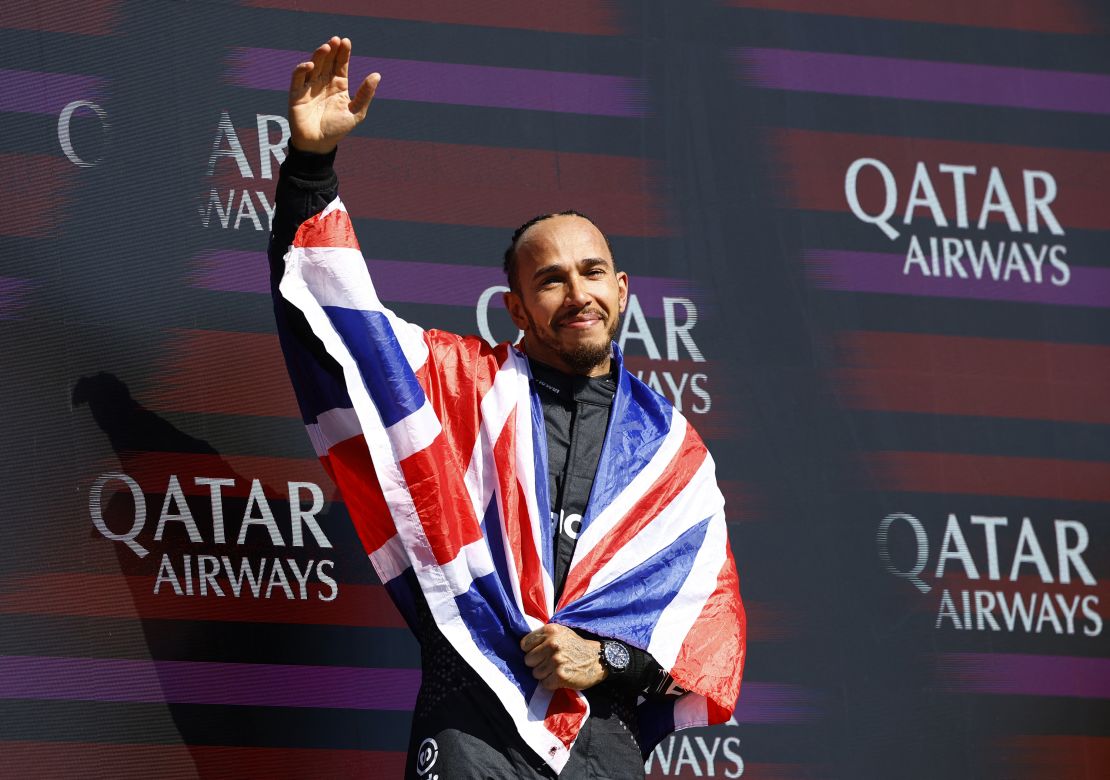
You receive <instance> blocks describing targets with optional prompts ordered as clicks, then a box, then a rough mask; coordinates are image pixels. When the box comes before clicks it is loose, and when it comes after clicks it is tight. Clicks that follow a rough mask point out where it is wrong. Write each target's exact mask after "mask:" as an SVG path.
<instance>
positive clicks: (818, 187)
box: [772, 128, 1110, 241]
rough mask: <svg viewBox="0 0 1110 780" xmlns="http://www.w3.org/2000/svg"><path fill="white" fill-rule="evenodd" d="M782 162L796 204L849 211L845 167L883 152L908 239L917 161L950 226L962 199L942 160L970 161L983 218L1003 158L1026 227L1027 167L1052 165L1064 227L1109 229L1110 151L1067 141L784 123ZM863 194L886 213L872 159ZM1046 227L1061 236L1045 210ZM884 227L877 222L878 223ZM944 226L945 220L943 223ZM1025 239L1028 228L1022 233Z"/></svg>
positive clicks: (871, 209)
mask: <svg viewBox="0 0 1110 780" xmlns="http://www.w3.org/2000/svg"><path fill="white" fill-rule="evenodd" d="M772 143H773V145H774V147H775V150H776V155H777V157H778V160H779V163H780V165H782V166H783V168H784V170H785V173H786V182H787V187H786V191H785V192H784V195H785V198H786V201H787V204H788V205H789V206H791V207H793V208H798V209H808V210H814V211H838V212H848V211H849V208H848V200H847V197H846V195H845V175H846V173H847V171H848V168H849V166H850V165H851V164H852V163H853V162H854V161H856V160H858V159H861V158H872V159H877V160H880V161H881V162H882V163H884V164H885V165H886V166H887V167H888V168H889V169H890V170H891V172H892V173H893V175H894V179H895V182H896V185H897V189H898V201H897V208H896V210H895V213H894V215H893V216H892V217H891V218H890V221H889V222H890V225H891V226H892V227H893V228H895V229H896V230H898V231H899V232H901V233H902V234H903V235H902V239H903V240H904V239H905V233H906V232H907V231H908V230H909V229H910V227H912V226H906V225H904V224H903V221H902V219H903V216H904V215H905V210H906V202H907V200H908V198H909V194H910V188H911V185H912V184H913V180H914V171H915V167H916V164H917V162H918V161H921V162H924V163H925V166H926V168H927V170H928V173H929V177H930V180H931V182H932V184H933V187H934V189H935V190H936V194H937V198H938V199H939V201H940V204H941V208H942V209H943V211H944V214H945V215H946V217H947V218H948V225H949V228H948V229H951V230H955V229H956V227H955V226H956V213H957V212H956V205H955V204H956V199H955V195H954V191H955V188H954V185H953V176H952V175H951V174H942V173H940V172H939V170H938V167H937V166H938V165H940V164H941V163H948V164H951V165H971V166H976V167H977V172H976V175H974V176H971V175H969V176H967V177H966V180H965V181H966V196H967V219H968V221H969V223H970V225H971V226H972V227H974V226H975V225H976V224H977V221H978V218H979V215H980V210H981V207H982V205H983V197H984V195H985V193H986V188H987V181H988V176H989V174H990V169H991V167H992V166H997V167H998V168H999V171H1000V173H1001V174H1002V178H1003V182H1004V184H1005V186H1006V190H1007V192H1008V194H1009V196H1010V200H1011V202H1012V204H1013V207H1014V210H1015V212H1016V213H1017V217H1018V220H1019V221H1020V222H1021V224H1022V228H1023V231H1024V230H1025V228H1026V202H1025V193H1024V184H1023V180H1022V171H1023V170H1032V171H1046V172H1048V173H1049V174H1051V176H1052V177H1053V178H1054V179H1055V181H1056V187H1057V195H1056V199H1055V200H1054V201H1053V202H1052V203H1051V204H1050V209H1051V211H1052V213H1053V214H1054V215H1055V217H1056V219H1057V220H1058V221H1059V222H1060V224H1061V226H1062V227H1063V228H1064V229H1067V228H1084V229H1091V230H1110V210H1107V209H1106V208H1104V207H1103V204H1104V203H1105V202H1106V198H1107V195H1108V192H1110V184H1108V182H1110V153H1108V152H1093V151H1075V150H1068V149H1050V148H1037V147H1031V146H1011V145H1008V144H984V143H970V142H965V141H938V140H929V139H923V138H901V137H895V136H881V135H858V134H853V133H826V132H820V131H815V130H795V129H789V128H783V129H778V130H776V131H774V133H773V135H772ZM856 183H857V190H858V193H859V201H860V204H861V206H862V208H863V210H864V211H866V212H867V213H869V214H879V213H881V212H882V210H883V205H884V203H885V202H886V194H885V189H884V187H883V183H882V178H881V176H880V174H879V172H878V171H877V170H875V169H874V168H872V167H870V166H868V167H865V168H864V169H862V170H861V172H860V174H859V177H858V179H857V182H856ZM1044 192H1045V185H1044V183H1043V182H1040V183H1037V184H1036V189H1035V193H1036V195H1037V196H1038V197H1040V196H1042V195H1043V194H1044ZM914 216H915V218H917V220H918V222H919V223H920V222H921V221H922V220H927V219H929V210H928V209H927V208H926V207H924V206H919V207H917V208H916V209H915V212H914ZM989 216H990V220H989V221H990V223H991V224H1003V225H1004V224H1005V221H1004V220H1003V217H1002V215H1001V214H999V213H998V212H994V213H991V214H990V215H989ZM1038 226H1039V233H1037V235H1036V237H1037V238H1040V239H1041V240H1044V241H1052V240H1054V239H1056V238H1057V237H1056V236H1053V234H1052V233H1050V232H1049V230H1048V228H1047V227H1046V226H1045V224H1044V222H1043V220H1041V219H1040V217H1039V216H1038ZM875 229H876V230H878V227H876V228H875ZM940 229H943V228H940ZM1014 235H1015V237H1021V238H1022V239H1025V238H1027V237H1029V234H1028V233H1025V232H1022V233H1015V234H1014Z"/></svg>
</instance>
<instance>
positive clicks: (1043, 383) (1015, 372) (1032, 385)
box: [835, 331, 1110, 424]
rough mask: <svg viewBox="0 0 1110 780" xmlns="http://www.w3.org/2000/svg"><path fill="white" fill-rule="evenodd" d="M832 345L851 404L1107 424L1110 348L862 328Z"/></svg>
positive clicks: (1109, 421) (839, 378)
mask: <svg viewBox="0 0 1110 780" xmlns="http://www.w3.org/2000/svg"><path fill="white" fill-rule="evenodd" d="M838 347H839V353H840V360H839V363H840V365H842V366H844V368H843V369H840V370H837V371H836V372H835V375H836V378H837V382H838V384H839V385H840V388H841V390H842V392H843V395H842V396H841V398H842V400H843V401H844V402H845V403H846V404H847V405H848V406H851V407H854V408H861V409H872V410H878V411H898V412H920V413H925V414H957V415H973V416H986V417H1017V418H1024V419H1043V420H1063V421H1070V422H1089V423H1098V424H1110V347H1105V346H1091V345H1083V344H1059V343H1052V342H1047V341H1022V340H1017V339H986V338H970V337H964V336H939V335H932V334H915V333H882V332H867V331H860V332H851V333H844V334H841V335H840V336H839V338H838Z"/></svg>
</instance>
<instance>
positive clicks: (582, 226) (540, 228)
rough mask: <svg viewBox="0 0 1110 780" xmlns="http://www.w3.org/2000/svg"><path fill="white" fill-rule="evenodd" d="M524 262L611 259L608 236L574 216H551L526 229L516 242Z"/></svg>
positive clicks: (519, 254)
mask: <svg viewBox="0 0 1110 780" xmlns="http://www.w3.org/2000/svg"><path fill="white" fill-rule="evenodd" d="M516 254H517V259H518V261H520V262H524V263H536V264H539V263H549V262H553V261H562V260H565V261H577V260H583V259H587V258H595V257H600V258H603V259H606V260H609V261H610V262H612V259H613V258H612V255H611V254H610V252H609V245H608V244H607V243H606V241H605V236H604V235H602V233H601V231H600V230H598V229H597V226H595V225H594V224H593V223H592V222H590V221H589V220H588V219H583V218H582V217H576V216H571V215H565V216H558V217H550V218H548V219H545V220H542V221H541V222H537V223H536V224H535V225H532V227H530V228H528V230H527V231H525V233H524V235H523V236H521V237H520V241H519V243H518V244H517V251H516Z"/></svg>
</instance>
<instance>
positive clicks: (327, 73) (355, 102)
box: [289, 37, 382, 154]
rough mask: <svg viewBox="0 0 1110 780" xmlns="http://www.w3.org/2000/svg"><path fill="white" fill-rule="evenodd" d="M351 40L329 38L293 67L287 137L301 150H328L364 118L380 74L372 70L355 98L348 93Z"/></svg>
mask: <svg viewBox="0 0 1110 780" xmlns="http://www.w3.org/2000/svg"><path fill="white" fill-rule="evenodd" d="M350 64H351V39H350V38H342V39H341V38H338V37H336V38H332V39H331V40H329V41H328V42H327V43H325V44H323V45H322V46H320V48H318V49H317V50H316V51H314V52H313V53H312V59H311V60H310V61H308V62H302V63H301V64H300V65H298V66H297V67H296V68H295V69H294V70H293V81H292V83H291V84H290V85H289V131H290V140H291V142H292V144H293V146H295V147H296V148H297V149H300V150H301V151H303V152H316V153H319V154H323V153H326V152H330V151H331V150H332V149H334V148H335V147H336V145H337V144H338V143H339V142H340V141H342V140H343V138H344V137H345V136H346V135H347V133H349V132H351V131H352V130H353V129H354V128H355V126H356V125H358V123H359V122H361V121H362V120H363V119H365V118H366V111H367V109H368V108H370V101H371V100H373V98H374V92H375V91H376V90H377V88H378V82H380V81H381V79H382V77H381V75H380V74H378V73H371V74H370V75H369V76H367V77H366V79H365V80H364V81H363V82H362V83H361V84H360V85H359V87H358V91H357V92H356V93H355V96H354V98H352V97H351V95H350V93H349V92H348V82H347V70H348V68H349V66H350Z"/></svg>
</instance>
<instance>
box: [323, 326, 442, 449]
mask: <svg viewBox="0 0 1110 780" xmlns="http://www.w3.org/2000/svg"><path fill="white" fill-rule="evenodd" d="M323 308H324V311H325V312H326V313H327V315H328V319H330V320H331V323H332V326H333V327H334V328H335V330H336V332H337V333H339V335H340V337H341V338H342V339H343V343H344V346H346V347H347V349H348V351H349V352H350V353H351V357H353V358H354V360H355V364H356V365H357V366H358V371H359V374H361V375H362V380H363V382H364V383H365V385H366V389H367V391H369V393H370V398H371V400H373V402H374V406H376V407H377V408H378V413H379V414H380V415H381V416H382V423H383V424H384V425H385V426H386V427H387V428H388V427H389V426H391V425H393V424H394V423H396V422H400V421H401V420H403V419H405V418H406V417H408V416H409V415H410V414H412V413H413V412H415V411H417V410H419V409H420V407H422V406H423V405H424V400H425V398H424V390H423V388H421V387H420V383H419V382H418V381H417V380H416V375H415V374H413V371H412V368H411V367H410V366H409V364H408V360H406V358H405V353H404V352H403V351H402V350H401V345H400V343H399V342H398V341H397V336H396V335H395V334H394V333H393V326H392V325H391V324H390V322H389V318H388V317H386V316H385V314H383V313H382V312H380V311H361V310H359V309H345V308H342V307H339V306H325V307H323Z"/></svg>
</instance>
